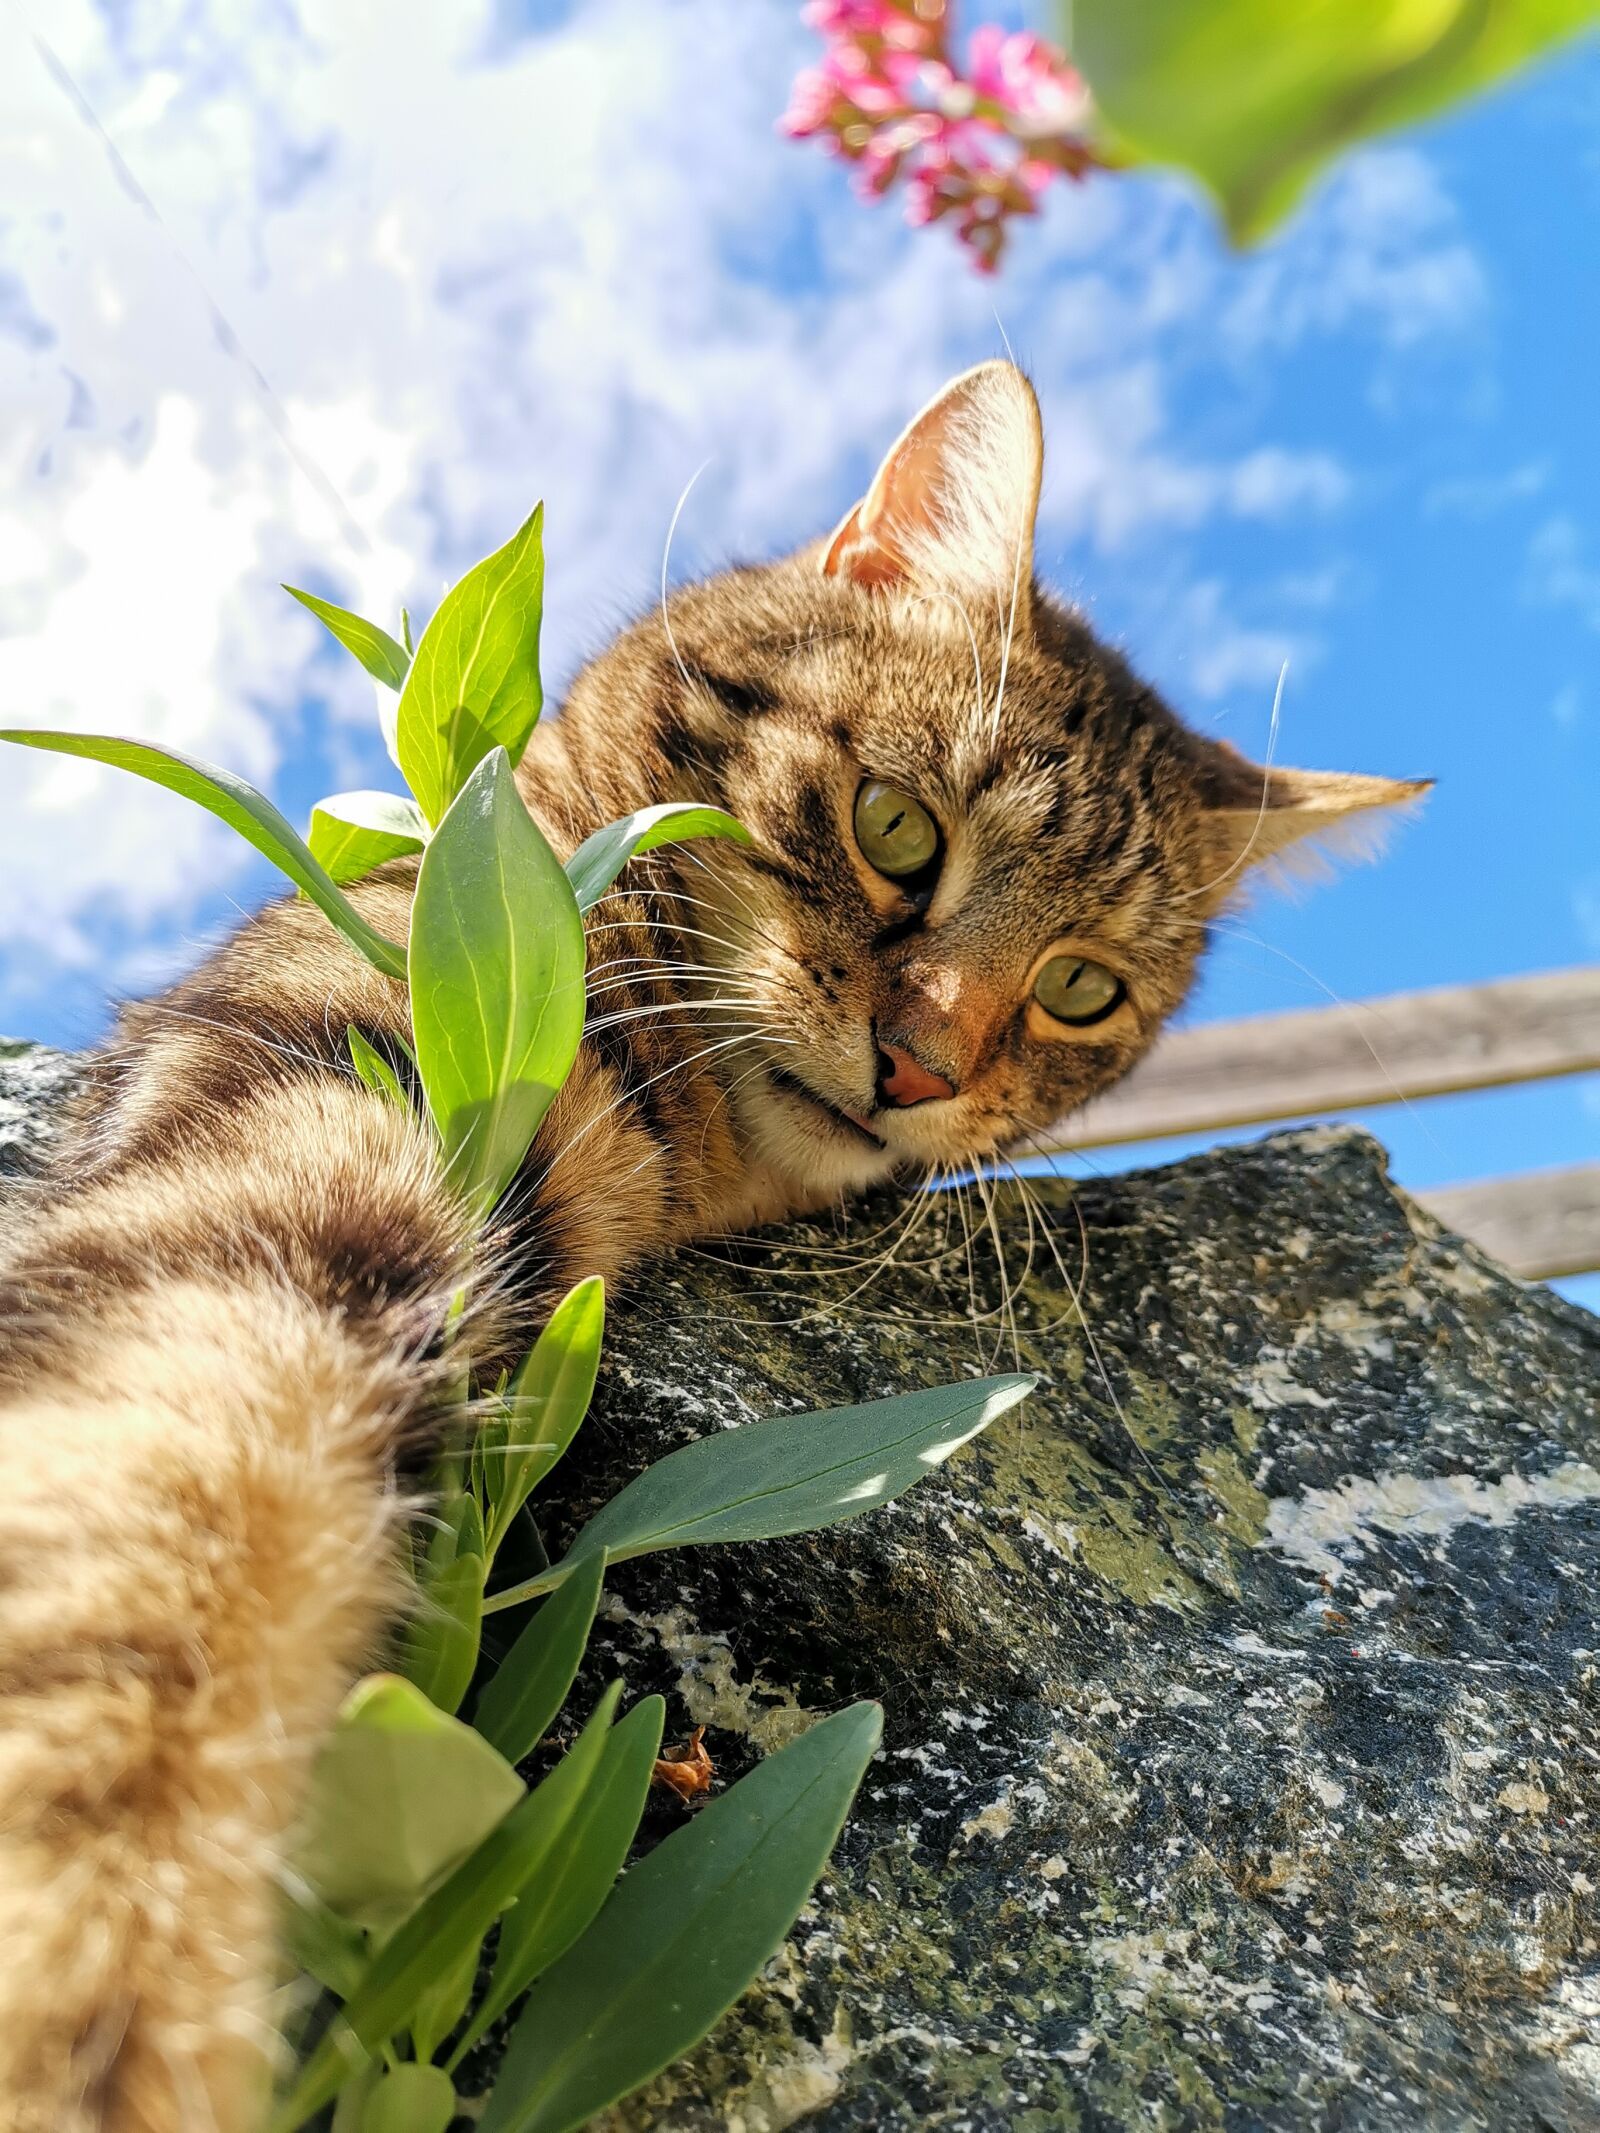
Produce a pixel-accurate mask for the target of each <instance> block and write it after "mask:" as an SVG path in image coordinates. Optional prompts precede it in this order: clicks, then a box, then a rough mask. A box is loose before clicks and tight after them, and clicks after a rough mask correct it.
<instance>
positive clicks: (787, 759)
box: [573, 363, 1426, 1196]
mask: <svg viewBox="0 0 1600 2133" xmlns="http://www.w3.org/2000/svg"><path fill="white" fill-rule="evenodd" d="M1042 459H1043V445H1042V438H1041V432H1040V423H1039V411H1038V405H1037V402H1036V401H1035V398H1034V395H1033V391H1032V388H1031V387H1030V386H1029V384H1028V382H1027V380H1026V379H1025V378H1024V377H1023V375H1022V374H1021V372H1020V371H1018V370H1016V369H1015V368H1013V367H1012V366H1011V365H1010V364H1006V363H986V364H984V365H982V366H981V367H980V368H978V369H977V370H973V371H969V372H968V373H967V374H966V375H965V376H963V377H960V378H957V379H956V380H955V381H954V382H953V383H952V384H951V385H949V386H948V387H947V388H946V389H945V391H944V392H942V393H941V394H940V395H939V397H938V398H937V399H936V400H934V401H933V402H932V404H931V405H930V406H929V407H927V408H925V409H924V410H923V412H922V413H921V414H920V415H919V416H918V417H917V418H916V420H915V421H914V422H912V423H911V425H910V426H909V427H908V428H907V429H906V431H905V432H904V433H903V435H902V436H901V437H900V438H899V439H898V440H897V441H896V443H895V444H894V445H893V447H892V448H891V449H890V452H889V454H888V457H887V458H886V459H885V460H884V462H883V465H882V466H881V467H880V468H879V470H878V473H877V476H876V478H875V480H874V481H873V483H872V486H871V488H870V489H869V490H868V492H867V494H866V496H865V497H864V498H863V500H862V501H861V502H860V503H859V504H858V505H856V507H855V508H854V510H852V511H851V512H850V513H849V515H848V516H847V517H846V518H845V520H844V522H843V524H842V525H841V526H840V527H839V528H838V530H837V531H836V532H835V533H834V534H833V535H832V536H831V538H829V539H826V540H823V541H821V542H819V543H817V544H815V545H813V546H812V547H809V548H806V549H804V550H802V551H801V552H800V553H799V554H798V555H795V556H792V557H790V558H787V559H786V560H784V561H782V562H779V563H776V564H771V565H766V566H763V567H760V568H756V569H746V570H736V571H732V572H729V573H727V574H725V575H723V576H721V577H718V578H715V579H713V580H711V581H710V582H709V583H707V584H704V585H700V586H696V587H692V588H690V589H688V590H686V591H684V592H682V593H680V594H678V595H676V596H675V597H674V599H673V601H672V603H671V605H670V609H669V611H668V614H669V617H670V636H669V632H668V630H667V628H665V627H664V625H663V617H662V616H660V615H657V616H656V617H654V618H653V619H652V620H651V621H649V622H645V623H642V624H640V625H639V626H638V628H637V629H635V630H634V631H632V632H630V633H629V634H628V636H626V637H625V638H624V639H623V640H622V641H621V643H620V645H619V646H618V647H617V648H616V650H615V651H614V652H613V653H612V654H611V655H609V656H608V658H607V659H606V660H604V661H602V662H600V663H599V665H598V667H597V668H596V669H594V670H591V673H590V675H589V676H586V677H585V680H584V682H583V683H582V684H581V685H580V689H579V691H578V692H577V693H576V695H575V699H574V705H573V709H574V711H575V712H576V713H577V714H578V722H579V726H580V745H581V744H582V742H581V729H582V725H583V724H585V723H588V722H589V719H586V718H585V714H586V713H588V714H589V718H590V719H592V717H593V713H594V710H595V708H596V707H597V706H598V705H599V704H600V703H601V702H602V701H604V703H605V704H606V706H607V710H606V716H605V723H606V724H607V725H608V726H610V727H611V729H612V731H613V733H614V731H615V721H616V706H617V704H618V703H619V701H621V702H625V703H628V704H631V705H633V706H635V707H637V709H636V717H635V720H634V727H635V730H634V731H633V732H632V733H631V734H630V736H629V745H630V746H632V747H635V748H636V749H637V750H638V764H639V766H640V775H641V778H642V780H643V785H642V788H641V789H642V790H647V791H648V793H649V796H650V797H653V798H658V799H659V798H679V797H681V798H699V799H711V798H715V799H717V800H719V801H721V802H722V803H723V804H724V805H725V806H727V807H729V808H730V809H731V810H732V811H733V812H734V813H735V814H737V815H738V816H739V818H740V819H741V820H742V821H743V822H744V823H745V824H746V825H747V826H748V828H749V829H750V830H751V832H752V833H753V835H754V837H755V839H756V843H755V845H754V847H753V848H752V849H751V850H749V851H748V852H741V851H739V850H738V849H736V848H735V847H732V846H727V845H717V846H712V845H704V844H702V845H698V846H695V847H693V848H686V854H687V856H686V857H685V858H684V859H683V861H681V862H679V861H677V860H674V861H673V862H672V868H673V871H674V872H675V874H676V877H677V879H678V880H680V881H681V882H682V883H683V885H684V887H685V888H686V889H687V891H688V892H689V894H691V895H692V896H694V897H696V898H697V899H699V901H698V903H696V904H695V905H694V906H692V907H687V909H686V912H685V915H686V917H687V919H688V921H689V923H690V924H692V925H693V926H694V927H695V928H696V929H697V932H696V934H694V935H691V934H689V933H688V932H687V931H686V932H685V935H684V939H685V943H686V950H685V960H686V961H689V962H693V963H696V964H699V965H701V966H711V967H714V968H715V969H718V970H720V971H722V972H724V973H725V974H726V975H725V976H724V977H723V978H722V979H721V980H720V981H719V980H716V979H712V978H708V979H706V980H705V981H704V982H705V983H706V984H707V985H708V986H710V987H711V988H712V990H714V991H715V992H716V993H717V995H718V996H719V997H720V998H722V999H725V1000H727V1001H730V1002H738V1003H742V1004H741V1005H740V1006H739V1007H737V1008H727V1007H725V1008H722V1009H720V1010H719V1011H718V1017H719V1018H718V1019H716V1020H715V1023H714V1026H713V1024H712V1022H711V1021H710V1020H708V1032H709V1035H708V1042H709V1041H711V1039H713V1038H717V1037H720V1036H722V1035H723V1034H724V1033H725V1032H736V1031H737V1030H738V1029H739V1028H741V1027H744V1026H746V1024H747V1025H748V1027H749V1028H750V1030H751V1031H752V1032H753V1035H752V1037H751V1039H750V1041H748V1042H746V1043H741V1044H737V1045H734V1044H732V1043H730V1044H729V1046H728V1052H727V1055H726V1062H725V1079H726V1082H727V1084H728V1086H729V1089H730V1092H731V1093H730V1095H729V1098H728V1102H729V1105H730V1108H731V1109H732V1111H733V1113H734V1115H735V1116H736V1117H737V1118H738V1119H739V1120H740V1121H741V1123H742V1125H743V1128H744V1132H745V1135H746V1137H747V1140H748V1142H749V1144H750V1148H751V1152H752V1155H753V1157H754V1158H755V1159H756V1160H757V1161H758V1162H764V1163H766V1164H768V1165H769V1166H771V1167H772V1168H773V1169H774V1170H775V1171H776V1172H777V1173H779V1175H780V1176H781V1177H782V1178H784V1179H785V1180H789V1181H793V1182H796V1183H802V1184H804V1186H805V1187H806V1188H807V1190H808V1191H809V1192H810V1193H811V1194H812V1195H814V1196H820V1195H822V1194H825V1193H828V1192H831V1191H837V1190H839V1189H843V1188H847V1187H851V1186H857V1185H860V1184H863V1183H866V1182H869V1181H870V1180H871V1179H872V1178H873V1177H875V1176H878V1175H881V1174H883V1173H884V1172H885V1171H887V1170H888V1169H891V1168H893V1167H896V1166H898V1165H901V1164H905V1163H915V1164H929V1163H938V1162H960V1161H963V1160H965V1159H967V1158H970V1157H972V1156H975V1155H979V1154H984V1153H987V1152H990V1151H992V1150H994V1149H996V1148H999V1147H1003V1146H1005V1145H1006V1144H1007V1143H1009V1142H1013V1141H1015V1140H1017V1139H1018V1138H1019V1137H1021V1136H1023V1135H1025V1134H1028V1133H1030V1132H1033V1131H1036V1130H1039V1129H1042V1128H1045V1127H1048V1126H1049V1125H1050V1124H1051V1123H1052V1122H1054V1121H1056V1120H1058V1119H1060V1118H1061V1117H1063V1116H1064V1115H1065V1114H1066V1113H1068V1112H1070V1111H1072V1110H1074V1109H1075V1108H1076V1107H1077V1106H1078V1105H1080V1104H1081V1103H1083V1102H1084V1101H1085V1099H1086V1098H1088V1097H1090V1096H1092V1095H1094V1094H1096V1093H1097V1092H1098V1091H1100V1090H1102V1089H1104V1088H1106V1087H1107V1086H1108V1085H1109V1084H1110V1083H1112V1082H1114V1081H1116V1080H1117V1079H1118V1078H1119V1076H1121V1075H1122V1074H1124V1073H1126V1072H1127V1070H1128V1068H1129V1067H1130V1066H1132V1065H1133V1063H1134V1062H1135V1060H1137V1059H1138V1058H1139V1057H1140V1056H1141V1054H1142V1053H1143V1052H1144V1051H1145V1050H1146V1049H1147V1048H1148V1046H1149V1045H1150V1043H1151V1042H1152V1040H1153V1039H1154V1038H1155V1036H1156V1034H1157V1033H1158V1031H1159V1030H1160V1028H1161V1026H1162V1024H1163V1023H1164V1022H1165V1021H1166V1020H1167V1018H1168V1017H1169V1016H1170V1015H1171V1014H1172V1013H1173V1011H1174V1009H1175V1008H1177V1007H1178V1005H1179V1004H1180V1002H1181V1001H1182V1000H1183V998H1184V996H1185V994H1186V993H1187V992H1188V990H1189V988H1190V985H1191V984H1192V982H1193V979H1194V975H1195V970H1196V965H1197V961H1198V958H1199V956H1200V954H1201V951H1202V949H1203V948H1204V946H1205V941H1206V929H1207V922H1208V920H1209V919H1210V918H1211V917H1212V916H1214V914H1215V913H1216V912H1217V911H1218V910H1219V909H1220V907H1221V906H1222V905H1223V904H1225V903H1226V902H1227V901H1228V900H1229V898H1230V897H1232V896H1234V895H1235V894H1236V893H1237V892H1238V891H1239V889H1240V887H1241V884H1242V882H1243V880H1244V877H1245V875H1246V873H1247V871H1248V870H1249V869H1251V868H1253V867H1255V866H1257V865H1258V864H1260V863H1261V862H1263V861H1269V862H1270V861H1272V860H1275V859H1278V858H1279V857H1280V856H1281V855H1282V854H1283V853H1284V852H1285V851H1286V850H1287V849H1288V848H1289V847H1290V846H1291V845H1294V844H1296V843H1298V842H1299V841H1300V840H1302V839H1305V838H1308V837H1309V838H1313V839H1317V838H1326V837H1327V836H1328V835H1329V833H1337V832H1339V831H1341V830H1347V829H1348V828H1349V827H1350V826H1351V825H1352V824H1363V823H1370V822H1371V820H1372V819H1373V814H1374V811H1375V810H1383V809H1390V808H1393V807H1394V806H1396V805H1397V804H1403V803H1405V802H1406V801H1409V800H1413V799H1415V798H1416V797H1417V796H1418V795H1419V794H1420V793H1421V792H1422V791H1424V790H1425V789H1426V788H1425V785H1424V784H1423V783H1420V782H1414V781H1413V782H1400V781H1395V780H1392V779H1388V778H1378V777H1360V776H1353V775H1346V774H1343V773H1338V772H1323V771H1293V770H1281V769H1276V768H1274V769H1272V770H1270V771H1269V770H1266V769H1264V768H1262V767H1260V766H1258V765H1256V764H1253V763H1250V762H1248V761H1246V759H1245V758H1244V757H1243V756H1241V755H1239V754H1237V753H1236V752H1235V751H1234V750H1233V749H1231V748H1229V747H1227V746H1226V745H1225V744H1223V743H1220V742H1217V741H1213V740H1209V739H1206V738H1204V737H1202V736H1200V735H1197V734H1195V733H1192V732H1191V731H1190V730H1189V729H1188V728H1187V727H1186V726H1184V725H1183V724H1182V723H1181V722H1180V720H1179V719H1178V718H1177V717H1176V716H1175V715H1174V713H1173V712H1172V711H1170V710H1169V709H1168V708H1167V706H1166V705H1165V704H1164V703H1163V702H1162V701H1161V700H1160V698H1159V697H1157V696H1156V695H1155V694H1154V692H1153V691H1152V690H1150V689H1149V688H1147V687H1146V686H1145V685H1144V684H1143V683H1142V682H1141V681H1139V680H1138V679H1137V677H1136V676H1135V675H1134V674H1133V673H1132V672H1131V671H1130V670H1129V668H1128V667H1127V665H1126V664H1125V662H1124V661H1123V660H1122V658H1121V657H1120V656H1119V655H1118V654H1117V653H1115V652H1113V651H1110V650H1108V649H1107V648H1106V647H1105V646H1103V645H1101V644H1100V643H1098V642H1097V641H1096V639H1095V637H1094V636H1093V634H1092V633H1091V631H1090V630H1089V628H1088V626H1087V625H1086V624H1085V623H1084V622H1083V621H1082V619H1081V618H1080V617H1078V616H1077V615H1075V614H1072V613H1069V612H1068V611H1067V610H1065V609H1064V608H1062V607H1061V606H1059V605H1057V604H1056V603H1054V602H1053V601H1051V600H1050V599H1049V598H1048V597H1047V596H1046V595H1045V594H1044V593H1043V592H1042V591H1041V590H1040V589H1039V587H1038V586H1037V584H1036V583H1035V581H1034V577H1033V570H1032V546H1033V524H1034V515H1035V510H1036V507H1037V503H1038V496H1039V482H1040V473H1041V468H1042ZM613 745H614V743H613ZM591 759H592V756H591ZM741 1018H742V1019H741Z"/></svg>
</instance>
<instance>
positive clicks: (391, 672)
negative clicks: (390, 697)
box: [283, 585, 411, 689]
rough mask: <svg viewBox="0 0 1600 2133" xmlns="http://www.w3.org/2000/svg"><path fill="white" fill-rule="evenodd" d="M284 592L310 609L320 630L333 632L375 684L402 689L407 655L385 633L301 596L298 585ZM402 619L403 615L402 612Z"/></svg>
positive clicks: (340, 609)
mask: <svg viewBox="0 0 1600 2133" xmlns="http://www.w3.org/2000/svg"><path fill="white" fill-rule="evenodd" d="M283 589H284V591H285V592H286V593H287V594H288V595H289V597H290V599H291V600H298V601H299V602H300V605H301V606H302V607H309V608H310V610H311V612H312V614H314V615H315V616H316V618H317V620H318V621H319V622H320V623H321V624H322V626H323V628H324V629H326V630H329V631H331V632H332V634H333V635H334V636H335V637H337V638H338V640H339V642H340V643H341V644H342V645H343V646H344V648H345V650H346V651H347V652H351V653H353V654H354V655H355V657H356V658H357V659H359V660H360V662H361V664H362V665H363V666H364V667H365V668H366V670H367V672H368V673H369V674H370V675H371V676H372V678H373V680H374V681H381V682H382V683H383V685H384V687H385V688H386V689H398V688H401V687H403V686H404V683H405V678H406V669H407V667H409V666H410V664H411V659H410V655H409V654H408V653H407V651H406V649H405V647H404V646H403V645H399V644H396V643H395V641H394V639H393V638H392V637H391V636H390V635H389V632H388V631H387V630H381V629H379V627H378V625H377V623H376V622H368V621H367V619H366V617H365V616H364V615H353V614H351V612H350V610H349V608H347V607H335V606H334V604H333V602H332V601H331V600H319V599H318V598H317V595H316V594H315V593H308V592H302V591H301V590H300V588H299V586H298V585H286V586H285V587H284V588H283ZM400 612H401V616H402V618H403V617H404V615H405V610H404V608H402V609H401V611H400Z"/></svg>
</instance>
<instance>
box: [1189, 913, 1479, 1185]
mask: <svg viewBox="0 0 1600 2133" xmlns="http://www.w3.org/2000/svg"><path fill="white" fill-rule="evenodd" d="M1211 923H1212V925H1213V926H1215V927H1217V928H1219V929H1220V930H1221V931H1222V932H1224V933H1228V934H1231V935H1232V936H1233V937H1234V938H1235V939H1236V940H1241V941H1245V942H1247V943H1248V944H1249V946H1251V947H1252V948H1260V949H1263V950H1264V951H1265V952H1266V953H1267V954H1268V955H1275V956H1278V957H1279V958H1281V960H1282V961H1283V962H1285V963H1287V964H1288V965H1289V966H1290V968H1291V969H1293V970H1297V971H1299V973H1300V975H1301V976H1302V977H1303V978H1304V979H1305V980H1306V981H1307V983H1308V984H1311V985H1315V986H1316V988H1317V990H1318V991H1319V992H1320V993H1322V994H1323V995H1324V997H1325V998H1326V999H1328V1000H1330V1001H1331V1002H1332V1003H1333V1005H1334V1006H1335V1007H1339V1008H1342V1009H1343V1010H1344V1012H1345V1013H1346V1014H1347V1015H1348V1016H1349V1017H1350V1018H1351V1019H1352V1020H1353V1021H1354V1023H1355V1025H1356V1029H1357V1031H1358V1033H1359V1035H1360V1038H1361V1042H1362V1044H1363V1045H1364V1046H1365V1047H1366V1051H1367V1054H1368V1056H1369V1058H1370V1059H1371V1061H1372V1063H1373V1065H1374V1066H1375V1067H1376V1068H1377V1069H1378V1072H1379V1073H1380V1074H1381V1075H1382V1076H1383V1078H1384V1080H1385V1081H1386V1082H1387V1083H1388V1085H1389V1087H1390V1089H1391V1090H1392V1091H1393V1093H1394V1098H1395V1101H1396V1103H1398V1104H1399V1105H1400V1106H1401V1108H1402V1109H1403V1110H1404V1111H1405V1112H1406V1113H1407V1114H1408V1115H1409V1117H1410V1118H1411V1120H1412V1122H1413V1123H1414V1124H1415V1125H1417V1126H1419V1127H1420V1128H1421V1130H1422V1132H1423V1133H1424V1134H1425V1135H1426V1137H1427V1139H1428V1140H1429V1142H1430V1143H1431V1144H1432V1146H1433V1147H1434V1148H1435V1149H1436V1150H1438V1151H1439V1153H1440V1154H1443V1149H1442V1147H1441V1146H1440V1142H1439V1138H1438V1136H1437V1135H1436V1134H1435V1132H1434V1131H1433V1128H1432V1127H1431V1126H1430V1125H1429V1124H1428V1120H1427V1117H1426V1115H1425V1113H1423V1112H1422V1111H1421V1110H1419V1108H1418V1107H1417V1105H1416V1104H1415V1103H1413V1102H1412V1100H1411V1098H1410V1097H1409V1096H1408V1095H1407V1094H1406V1092H1405V1091H1404V1089H1402V1088H1401V1086H1400V1084H1399V1083H1398V1082H1397V1081H1396V1080H1395V1078H1394V1076H1393V1075H1392V1074H1391V1073H1390V1071H1389V1067H1388V1063H1387V1061H1386V1060H1385V1059H1384V1056H1383V1054H1382V1053H1381V1052H1380V1051H1379V1050H1378V1047H1377V1046H1376V1045H1375V1044H1374V1043H1373V1041H1372V1039H1371V1038H1370V1037H1369V1036H1368V1035H1367V1032H1366V1026H1365V1023H1364V1021H1363V1019H1362V1003H1361V1002H1359V1001H1355V1000H1347V999H1345V998H1344V996H1343V995H1342V994H1341V993H1337V992H1335V991H1334V989H1333V987H1332V986H1331V985H1329V984H1327V983H1325V982H1324V980H1323V979H1321V978H1319V977H1318V976H1317V974H1316V972H1315V971H1314V970H1312V969H1310V968H1309V967H1308V966H1307V965H1306V964H1304V963H1302V962H1300V961H1299V960H1298V959H1297V958H1296V957H1295V956H1292V955H1291V954H1290V953H1289V951H1288V949H1287V948H1280V947H1279V946H1278V945H1277V943H1276V942H1274V941H1264V940H1263V939H1262V938H1261V936H1260V935H1259V934H1257V933H1251V932H1250V931H1249V930H1248V929H1247V928H1246V927H1244V926H1241V925H1239V924H1238V922H1237V921H1236V920H1233V919H1225V918H1217V919H1213V920H1212V921H1211ZM1380 1012H1381V1010H1380Z"/></svg>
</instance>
